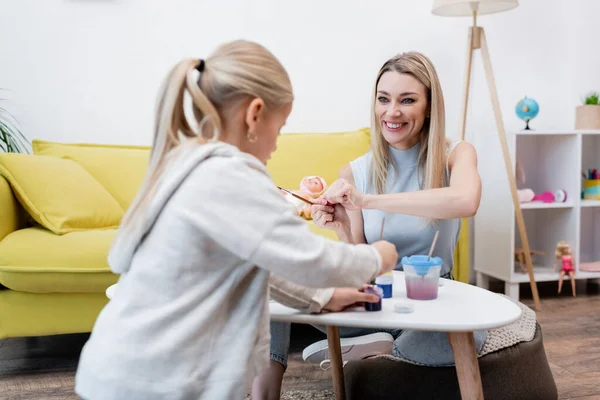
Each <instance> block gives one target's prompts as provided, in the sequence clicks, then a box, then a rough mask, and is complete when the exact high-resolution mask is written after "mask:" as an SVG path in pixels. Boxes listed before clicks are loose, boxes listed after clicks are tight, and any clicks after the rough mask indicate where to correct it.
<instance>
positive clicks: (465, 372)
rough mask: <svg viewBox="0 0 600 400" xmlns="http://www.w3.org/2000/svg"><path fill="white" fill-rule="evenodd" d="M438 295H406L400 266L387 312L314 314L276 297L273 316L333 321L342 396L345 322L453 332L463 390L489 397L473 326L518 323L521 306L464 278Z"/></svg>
mask: <svg viewBox="0 0 600 400" xmlns="http://www.w3.org/2000/svg"><path fill="white" fill-rule="evenodd" d="M441 281H442V282H443V286H440V287H439V292H438V293H439V294H438V298H437V299H435V300H410V299H408V298H407V297H406V286H405V283H404V273H403V272H400V271H394V291H393V297H392V298H389V299H383V300H382V310H381V311H366V310H365V309H364V308H350V309H347V310H345V311H342V312H335V313H321V314H308V313H303V312H301V311H298V310H296V309H292V308H289V307H286V306H284V305H281V304H279V303H276V302H274V301H271V302H270V304H269V310H270V313H271V320H272V321H284V322H295V323H301V324H314V325H327V339H328V341H329V353H330V359H331V365H332V376H333V381H334V382H333V383H334V390H335V392H336V398H339V399H343V398H344V397H345V389H344V381H343V372H342V357H341V348H340V340H339V330H338V327H339V326H352V327H363V328H385V329H413V330H427V331H437V332H448V339H449V342H450V344H451V346H452V349H453V351H454V360H455V365H456V371H457V375H458V381H459V385H460V390H461V395H462V397H463V398H465V399H466V398H468V399H483V390H482V387H481V377H480V374H479V364H478V363H477V353H476V352H475V343H474V337H473V331H477V330H483V329H492V328H498V327H501V326H505V325H508V324H511V323H513V322H514V321H516V320H517V319H519V318H520V317H521V313H522V311H521V308H520V307H519V306H518V305H517V304H515V303H514V302H513V301H512V300H510V299H508V298H506V297H504V296H501V295H498V294H496V293H493V292H490V291H488V290H485V289H482V288H479V287H477V286H473V285H468V284H465V283H462V282H458V281H452V280H448V279H441ZM397 302H403V303H407V302H409V303H412V304H413V306H414V310H413V312H411V313H408V314H403V313H397V312H395V311H394V304H395V303H397Z"/></svg>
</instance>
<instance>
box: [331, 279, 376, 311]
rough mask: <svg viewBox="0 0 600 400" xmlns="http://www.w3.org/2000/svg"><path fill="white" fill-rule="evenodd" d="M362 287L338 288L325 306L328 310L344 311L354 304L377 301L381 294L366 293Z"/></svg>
mask: <svg viewBox="0 0 600 400" xmlns="http://www.w3.org/2000/svg"><path fill="white" fill-rule="evenodd" d="M366 286H367V285H365V286H363V288H362V289H354V288H337V289H335V291H334V292H333V296H331V300H329V302H328V303H327V304H325V306H324V307H323V310H326V311H334V312H336V311H342V310H344V309H345V308H348V307H352V306H360V305H362V304H364V303H377V302H378V301H379V296H377V295H376V294H368V293H364V292H363V290H364V288H365V287H366Z"/></svg>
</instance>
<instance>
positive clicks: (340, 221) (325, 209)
mask: <svg viewBox="0 0 600 400" xmlns="http://www.w3.org/2000/svg"><path fill="white" fill-rule="evenodd" d="M317 202H321V204H314V205H312V206H310V212H311V214H312V218H313V221H314V222H315V224H316V225H317V226H318V227H320V228H325V229H332V230H334V231H336V232H347V231H349V230H350V218H348V214H347V213H346V210H345V209H344V207H342V206H341V205H340V204H336V205H335V206H327V205H325V204H326V203H327V201H326V200H325V199H318V200H317ZM323 203H325V204H323Z"/></svg>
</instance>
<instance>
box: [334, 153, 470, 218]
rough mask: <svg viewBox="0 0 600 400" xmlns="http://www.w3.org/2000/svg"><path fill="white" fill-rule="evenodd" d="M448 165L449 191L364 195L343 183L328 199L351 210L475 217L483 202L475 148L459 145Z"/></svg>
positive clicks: (335, 187) (435, 190)
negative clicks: (481, 201)
mask: <svg viewBox="0 0 600 400" xmlns="http://www.w3.org/2000/svg"><path fill="white" fill-rule="evenodd" d="M448 164H449V169H450V185H449V186H448V187H445V188H439V189H429V190H420V191H416V192H404V193H391V194H381V195H364V194H362V193H360V192H359V191H358V190H357V189H356V188H354V186H353V185H349V184H347V183H346V182H343V181H342V182H340V183H339V184H336V183H334V184H333V185H332V186H331V188H330V190H329V191H328V192H326V193H325V195H324V196H325V198H326V199H327V200H329V201H331V202H339V203H342V205H344V207H346V204H345V203H348V207H346V208H347V209H357V210H360V208H363V209H376V210H381V211H384V212H388V213H397V214H406V215H415V216H420V217H425V218H432V219H450V218H463V217H471V216H473V215H475V213H476V212H477V209H478V208H479V202H480V200H481V179H480V177H479V173H478V171H477V154H476V152H475V148H474V147H473V145H471V144H470V143H466V142H463V143H461V144H459V145H457V146H456V148H455V149H454V151H453V152H452V154H451V155H450V159H449V160H448ZM352 188H353V189H352ZM351 212H354V211H351ZM358 212H360V211H358Z"/></svg>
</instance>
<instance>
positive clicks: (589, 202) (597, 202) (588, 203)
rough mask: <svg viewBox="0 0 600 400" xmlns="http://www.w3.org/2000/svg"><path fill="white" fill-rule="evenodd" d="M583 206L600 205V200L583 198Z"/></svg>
mask: <svg viewBox="0 0 600 400" xmlns="http://www.w3.org/2000/svg"><path fill="white" fill-rule="evenodd" d="M581 207H600V200H581Z"/></svg>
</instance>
